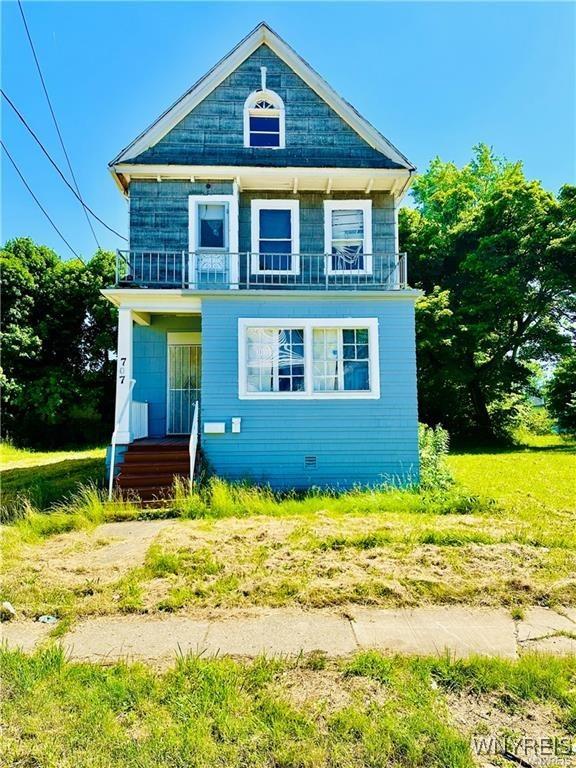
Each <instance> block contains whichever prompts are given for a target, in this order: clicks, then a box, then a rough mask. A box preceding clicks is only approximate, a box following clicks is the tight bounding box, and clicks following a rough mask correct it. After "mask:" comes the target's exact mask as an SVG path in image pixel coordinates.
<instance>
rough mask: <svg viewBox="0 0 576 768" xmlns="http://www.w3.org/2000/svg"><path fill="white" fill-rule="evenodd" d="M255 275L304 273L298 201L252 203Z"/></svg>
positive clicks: (258, 201) (261, 201) (252, 268)
mask: <svg viewBox="0 0 576 768" xmlns="http://www.w3.org/2000/svg"><path fill="white" fill-rule="evenodd" d="M250 209H251V216H252V223H251V240H252V259H251V270H252V274H254V275H259V274H264V273H267V274H270V275H281V274H289V275H297V274H299V272H300V255H299V253H300V205H299V201H298V200H252V202H251V205H250Z"/></svg>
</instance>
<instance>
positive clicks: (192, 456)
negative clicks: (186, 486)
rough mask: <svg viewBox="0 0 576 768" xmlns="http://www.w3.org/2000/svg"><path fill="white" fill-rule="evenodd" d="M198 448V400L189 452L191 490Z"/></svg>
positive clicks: (195, 404) (195, 405)
mask: <svg viewBox="0 0 576 768" xmlns="http://www.w3.org/2000/svg"><path fill="white" fill-rule="evenodd" d="M197 450H198V400H196V402H195V403H194V417H193V419H192V429H191V431H190V442H189V443H188V453H189V454H190V490H192V487H193V486H194V469H195V467H196V452H197Z"/></svg>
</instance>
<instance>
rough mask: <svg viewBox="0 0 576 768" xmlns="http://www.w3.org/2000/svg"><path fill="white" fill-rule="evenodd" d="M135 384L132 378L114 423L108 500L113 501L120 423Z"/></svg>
mask: <svg viewBox="0 0 576 768" xmlns="http://www.w3.org/2000/svg"><path fill="white" fill-rule="evenodd" d="M135 384H136V379H130V386H129V387H128V392H127V393H126V398H125V399H124V403H123V405H122V408H121V409H120V413H119V414H118V420H117V421H116V424H115V425H114V432H112V440H111V446H110V448H111V450H110V477H109V478H108V501H112V487H113V485H114V467H115V464H116V440H117V438H118V430H119V429H120V424H121V423H122V419H123V418H124V412H125V411H126V408H127V407H128V403H129V402H130V397H131V395H132V390H133V389H134V385H135Z"/></svg>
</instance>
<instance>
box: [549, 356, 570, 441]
mask: <svg viewBox="0 0 576 768" xmlns="http://www.w3.org/2000/svg"><path fill="white" fill-rule="evenodd" d="M546 404H547V406H548V410H549V411H550V413H551V414H552V416H554V418H555V419H556V420H557V422H558V426H559V427H560V428H561V429H563V430H565V431H566V432H571V433H576V349H571V350H570V352H569V353H568V354H567V355H565V357H563V358H562V360H560V362H559V364H558V365H557V367H556V369H555V370H554V375H553V376H552V378H551V380H550V381H549V383H548V386H547V387H546Z"/></svg>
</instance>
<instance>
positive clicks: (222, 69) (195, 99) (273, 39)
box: [110, 22, 415, 170]
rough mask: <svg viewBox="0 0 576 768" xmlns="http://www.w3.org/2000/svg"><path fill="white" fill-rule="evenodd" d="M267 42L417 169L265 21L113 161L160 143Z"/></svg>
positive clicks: (369, 137) (351, 119) (353, 121)
mask: <svg viewBox="0 0 576 768" xmlns="http://www.w3.org/2000/svg"><path fill="white" fill-rule="evenodd" d="M263 44H265V45H267V46H268V47H269V48H270V49H271V50H272V51H273V52H274V53H275V54H276V55H277V56H278V57H279V58H280V59H282V61H284V63H285V64H287V65H288V66H289V67H290V68H291V69H292V70H293V71H294V72H296V74H297V75H299V76H300V77H301V78H302V80H304V82H305V83H306V84H307V85H308V86H309V87H310V88H312V90H313V91H315V92H316V93H317V94H318V96H320V98H321V99H323V100H324V101H325V102H326V103H327V104H328V105H329V106H330V107H331V108H332V109H333V110H334V111H335V112H336V114H337V115H339V116H340V117H341V118H342V119H343V120H344V121H345V122H346V123H348V125H349V126H350V127H351V128H352V129H353V130H354V131H355V132H356V133H357V134H358V135H359V136H360V137H361V138H362V139H364V141H366V142H367V143H368V144H369V145H370V146H371V147H373V148H374V149H376V150H377V151H378V152H382V153H383V154H384V155H386V157H389V158H390V159H391V160H393V161H394V162H396V163H398V164H399V165H401V166H403V167H404V168H407V169H409V170H415V167H414V166H413V165H412V163H411V162H410V161H409V160H408V159H407V158H406V157H405V156H404V155H403V154H402V153H401V152H400V151H399V150H398V149H396V147H395V146H394V145H393V144H391V143H390V142H389V141H388V140H387V139H386V138H385V137H384V136H383V135H382V134H381V133H380V132H379V131H377V130H376V128H374V126H373V125H371V124H370V123H369V122H368V121H367V120H366V119H365V118H363V117H362V116H361V115H360V114H359V113H358V112H357V111H356V110H355V109H354V107H352V105H351V104H349V103H348V102H347V101H345V99H343V98H342V97H341V96H339V95H338V94H337V93H336V91H335V90H334V89H333V88H332V87H331V86H330V85H329V84H328V83H327V82H326V80H324V78H323V77H321V76H320V75H319V74H318V73H317V72H315V71H314V70H313V69H312V67H311V66H310V65H309V64H308V63H307V62H306V61H304V59H303V58H302V57H301V56H299V55H298V54H297V53H296V51H295V50H294V49H293V48H291V47H290V46H289V45H288V44H287V43H286V42H285V41H284V40H282V38H281V37H280V36H279V35H277V34H276V32H274V31H273V30H272V29H271V28H270V27H269V26H268V25H267V24H265V23H264V22H262V23H261V24H259V25H258V26H257V27H256V29H254V30H253V31H252V32H251V33H250V34H249V35H248V36H247V37H245V38H244V39H243V40H242V41H241V42H240V43H239V44H238V45H237V46H236V47H235V48H234V49H233V50H232V51H231V52H230V53H229V54H228V55H227V56H225V57H224V58H223V59H221V60H220V61H219V62H218V64H216V65H215V66H214V67H213V68H212V69H211V70H210V71H209V72H208V73H207V74H206V75H204V77H202V78H201V79H200V80H198V81H197V82H196V83H195V84H194V85H193V86H192V87H191V88H190V89H189V90H188V91H187V92H186V93H185V94H184V95H183V96H182V97H181V98H179V99H178V100H177V101H176V102H175V103H174V104H173V105H172V106H171V107H169V108H168V109H167V110H166V111H165V112H164V113H163V114H162V115H161V116H160V117H159V118H158V119H157V120H155V121H154V122H153V123H152V125H150V126H149V127H148V128H147V129H146V130H145V131H143V132H142V133H141V134H140V135H139V136H138V137H137V138H136V139H134V141H132V142H131V143H130V144H129V145H128V146H127V147H126V148H125V149H123V150H122V151H121V152H120V153H119V154H118V155H117V156H116V157H115V158H114V160H112V162H111V163H110V165H114V164H115V163H119V162H122V161H125V160H130V159H132V158H134V157H137V156H138V155H139V154H141V153H142V152H144V151H145V150H146V149H149V148H150V147H152V146H154V145H155V144H157V143H158V142H159V141H160V139H161V138H163V137H164V136H165V135H166V134H167V133H168V132H169V131H170V130H172V128H174V126H176V125H177V124H178V123H179V122H180V120H182V119H183V118H184V117H185V116H186V115H187V114H188V113H189V112H191V111H192V110H193V109H194V107H196V106H197V105H198V104H199V103H200V102H201V101H203V100H204V99H205V98H206V97H207V96H208V95H209V94H210V93H211V92H212V91H213V90H214V89H215V88H216V87H217V86H218V85H220V83H222V81H223V80H225V79H226V77H228V76H229V75H230V74H232V72H234V70H235V69H237V68H238V66H239V65H240V64H241V63H242V62H243V61H245V59H247V58H248V56H250V55H251V54H252V53H254V51H255V50H256V49H257V48H259V47H260V46H261V45H263Z"/></svg>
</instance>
